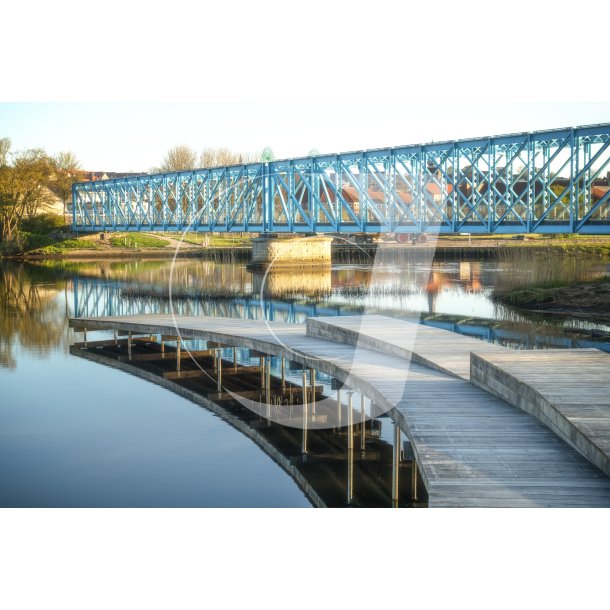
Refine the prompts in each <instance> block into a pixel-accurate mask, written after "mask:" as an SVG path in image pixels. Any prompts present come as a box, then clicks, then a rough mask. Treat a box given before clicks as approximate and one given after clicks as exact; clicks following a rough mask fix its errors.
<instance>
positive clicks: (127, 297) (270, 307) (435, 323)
mask: <svg viewBox="0 0 610 610" xmlns="http://www.w3.org/2000/svg"><path fill="white" fill-rule="evenodd" d="M72 290H73V315H74V316H75V317H81V316H85V317H90V316H93V317H103V316H129V315H137V314H154V313H170V312H172V311H173V312H175V313H176V315H185V316H206V317H225V318H236V319H246V320H263V319H266V320H270V321H278V322H286V323H290V324H302V323H303V322H304V321H305V319H306V318H314V317H319V316H342V315H352V314H354V313H362V310H363V307H361V306H356V305H345V304H332V303H325V302H316V301H313V302H312V301H311V300H288V299H286V300H280V299H274V298H264V299H263V300H262V301H261V299H260V296H256V295H255V294H252V295H244V296H239V295H236V296H227V297H226V298H218V297H209V298H206V297H205V296H201V297H196V296H190V297H184V298H183V297H180V298H175V299H173V301H172V302H171V303H170V301H169V299H168V298H167V291H166V290H165V289H160V290H158V291H156V292H155V291H154V290H152V291H151V290H150V288H146V289H144V290H142V291H141V290H140V289H139V288H138V285H137V284H133V283H130V282H127V281H117V280H112V279H103V278H96V277H87V276H77V277H74V278H73V279H72ZM366 310H367V312H368V313H378V314H387V315H392V316H393V317H402V318H405V319H409V320H418V321H420V322H421V323H422V324H424V325H426V326H432V327H435V328H441V329H444V330H449V331H452V332H456V333H459V334H462V335H467V336H469V337H476V338H478V339H482V340H484V341H488V342H492V343H500V344H502V345H516V346H525V347H528V348H532V347H558V348H589V347H594V348H597V349H602V350H604V351H607V352H610V340H602V339H600V340H595V339H592V338H587V337H586V336H582V335H578V334H576V333H575V336H565V333H561V332H559V331H557V330H556V327H553V326H551V325H549V326H548V327H547V328H546V332H544V333H543V332H542V329H538V331H537V332H531V331H526V330H524V325H523V324H520V323H519V322H510V321H506V322H502V321H498V320H489V319H483V318H468V317H466V318H465V317H464V316H459V315H446V314H435V313H425V312H421V313H420V312H409V311H404V310H403V311H400V310H395V309H394V310H393V309H384V308H372V307H367V308H366Z"/></svg>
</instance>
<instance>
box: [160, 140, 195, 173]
mask: <svg viewBox="0 0 610 610" xmlns="http://www.w3.org/2000/svg"><path fill="white" fill-rule="evenodd" d="M196 167H197V153H196V152H195V151H194V150H193V149H192V148H189V147H188V146H186V145H185V144H181V145H180V146H174V147H173V148H170V149H169V150H168V151H167V154H166V155H165V158H164V159H163V163H162V164H161V167H160V170H161V171H162V172H181V171H185V170H189V169H195V168H196Z"/></svg>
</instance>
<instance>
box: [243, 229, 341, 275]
mask: <svg viewBox="0 0 610 610" xmlns="http://www.w3.org/2000/svg"><path fill="white" fill-rule="evenodd" d="M332 241H333V240H332V237H324V236H319V235H311V236H306V237H295V236H292V235H276V234H269V235H261V236H260V237H256V238H255V239H253V240H252V260H251V261H250V263H249V264H248V267H249V268H250V269H268V268H269V267H273V268H282V267H284V268H290V267H330V262H331V261H330V245H331V243H332Z"/></svg>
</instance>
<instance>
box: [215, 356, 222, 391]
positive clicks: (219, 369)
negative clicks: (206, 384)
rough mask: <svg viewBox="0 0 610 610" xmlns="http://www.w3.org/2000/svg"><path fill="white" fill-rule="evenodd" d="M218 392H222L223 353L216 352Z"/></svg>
mask: <svg viewBox="0 0 610 610" xmlns="http://www.w3.org/2000/svg"><path fill="white" fill-rule="evenodd" d="M216 360H217V364H216V390H217V391H218V393H219V394H220V392H221V391H222V351H221V350H219V349H218V350H216Z"/></svg>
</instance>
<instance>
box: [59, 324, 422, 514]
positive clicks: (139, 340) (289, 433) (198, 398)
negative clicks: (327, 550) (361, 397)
mask: <svg viewBox="0 0 610 610" xmlns="http://www.w3.org/2000/svg"><path fill="white" fill-rule="evenodd" d="M171 339H174V341H172V340H171ZM131 343H132V356H131V360H129V357H128V355H127V349H128V346H127V339H126V338H119V339H117V340H116V342H115V339H114V338H113V339H111V340H107V341H89V342H88V345H87V347H85V346H84V344H82V343H81V344H76V345H75V346H74V347H73V348H71V353H73V354H76V355H79V356H81V357H85V358H88V359H91V360H94V361H96V362H100V363H103V364H107V365H111V366H114V367H116V368H119V369H122V370H125V371H128V372H130V373H133V374H136V375H138V376H142V377H144V378H145V379H148V380H150V381H154V382H155V383H159V384H160V385H163V386H164V387H168V388H169V389H172V390H174V391H176V392H178V393H180V394H183V395H185V396H187V397H188V398H190V399H191V400H194V401H195V402H197V403H198V404H202V405H203V406H206V407H207V408H210V409H212V410H214V412H215V413H217V414H219V415H220V416H221V417H223V418H224V419H225V420H227V421H229V423H231V424H232V425H235V427H238V428H239V429H240V430H241V431H242V432H244V433H247V434H248V436H250V438H253V440H255V441H256V442H257V443H258V444H259V445H260V446H261V447H263V449H264V450H265V451H266V452H267V453H269V454H270V455H271V456H272V457H273V458H274V459H275V460H276V462H278V463H279V464H280V465H281V466H282V467H283V468H285V469H286V470H287V472H289V474H290V475H291V476H292V477H293V478H294V479H295V481H296V482H297V483H298V484H299V486H300V487H301V488H302V489H303V490H304V491H305V493H306V494H307V495H308V497H309V498H310V499H311V500H312V502H313V503H314V504H316V505H318V506H345V505H346V499H347V498H348V496H349V498H350V503H349V504H350V505H353V506H390V505H391V504H392V502H391V497H390V496H391V477H390V472H391V447H390V446H389V445H388V444H387V443H386V442H385V441H383V440H382V439H381V438H380V437H379V430H380V424H379V422H377V424H376V426H375V427H373V425H372V423H371V422H368V425H367V427H366V432H367V437H368V438H369V443H370V445H371V451H370V452H369V455H368V459H366V460H364V459H362V458H360V459H356V458H355V456H354V452H353V433H354V426H352V428H351V429H348V430H347V431H346V432H347V434H345V435H339V436H338V435H336V434H334V432H333V430H332V429H312V428H311V427H310V425H309V423H310V421H309V420H310V418H311V417H312V414H311V411H310V409H308V408H307V406H308V405H309V403H308V399H309V398H310V395H313V396H316V398H317V399H323V398H324V397H323V393H322V390H323V386H320V385H316V387H314V388H312V386H311V377H310V371H309V368H307V367H301V370H300V375H299V376H300V383H295V382H293V381H292V380H291V379H285V380H284V384H282V381H281V378H280V377H279V376H274V375H267V374H265V376H264V379H265V384H266V390H268V392H269V396H270V398H271V403H270V404H271V405H272V406H274V405H276V404H277V405H278V406H279V408H285V409H287V410H289V409H292V410H293V412H294V413H295V417H298V418H300V419H301V422H302V423H304V425H302V429H299V428H289V427H285V426H282V425H279V424H277V423H274V422H269V421H268V420H266V418H265V413H264V412H263V411H262V409H261V411H260V412H259V413H254V412H253V411H251V410H249V409H246V408H245V407H243V405H241V404H240V402H239V400H236V396H238V395H239V396H241V397H251V398H252V399H253V400H256V399H258V398H260V395H261V391H262V388H261V386H260V372H261V365H260V360H259V359H258V356H257V354H256V352H255V353H254V356H252V354H251V353H248V354H244V353H243V352H241V354H240V355H241V358H240V359H239V360H240V361H239V362H237V364H236V366H228V365H227V363H230V364H231V365H232V364H233V361H232V354H233V347H224V348H222V347H221V348H218V347H211V348H210V347H209V344H212V345H215V344H213V343H212V342H208V344H207V345H205V346H202V345H201V343H202V342H201V341H197V342H195V341H192V340H191V339H189V338H183V341H182V350H181V351H182V352H184V351H186V348H187V345H188V344H189V343H192V345H191V346H190V347H189V352H190V354H191V355H192V356H193V357H194V360H191V359H190V358H184V357H183V358H182V363H183V366H182V367H181V370H180V371H177V370H176V369H175V364H174V363H175V362H176V361H177V359H178V351H177V340H176V337H171V336H168V335H166V336H165V339H164V347H165V353H162V352H161V343H160V340H159V341H157V340H156V337H154V336H153V337H151V336H150V335H140V336H138V335H136V334H135V333H134V334H133V336H132V338H131ZM195 347H205V349H195ZM236 351H237V350H236ZM223 355H228V356H230V358H231V359H230V360H225V359H224V358H223ZM253 360H254V361H257V360H258V366H252V361H253ZM271 362H272V359H271V357H267V358H266V363H265V366H264V370H265V373H267V371H271ZM214 365H216V366H214ZM280 370H281V364H280V363H279V362H278V372H279V371H280ZM221 371H222V373H221ZM220 375H222V377H221V380H222V391H218V386H217V383H218V378H219V376H220ZM280 397H281V399H282V400H281V401H280V400H279V399H280ZM324 400H328V399H326V398H324ZM211 401H214V402H213V403H212V402H211ZM306 405H307V406H306ZM261 407H262V408H264V405H261ZM300 407H304V408H300ZM334 408H336V405H333V409H334ZM237 422H239V424H237ZM352 423H353V417H352ZM300 427H301V426H300ZM350 439H352V440H351V441H350ZM347 444H350V445H351V453H350V452H349V451H348V447H347ZM297 456H299V458H298V459H296V458H297ZM305 457H306V458H307V459H304V458H305ZM345 462H347V463H348V469H349V472H348V477H347V479H346V477H345V474H342V472H341V470H342V468H344V467H345V466H344V465H345ZM343 472H345V471H343ZM407 483H408V482H405V483H404V484H405V486H406V485H407ZM404 498H405V499H404V501H403V500H402V499H401V502H400V505H402V506H407V505H411V503H410V502H409V501H408V500H407V498H408V494H407V495H405V496H404ZM425 504H426V503H425V502H422V503H420V504H419V505H420V506H425Z"/></svg>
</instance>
